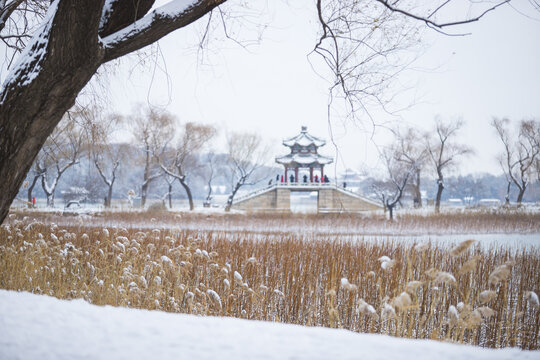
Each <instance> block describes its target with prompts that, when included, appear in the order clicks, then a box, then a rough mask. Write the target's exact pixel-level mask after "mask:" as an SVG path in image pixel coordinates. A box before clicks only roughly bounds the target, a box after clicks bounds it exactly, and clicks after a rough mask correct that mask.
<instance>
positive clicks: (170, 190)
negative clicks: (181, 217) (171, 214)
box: [167, 183, 172, 209]
mask: <svg viewBox="0 0 540 360" xmlns="http://www.w3.org/2000/svg"><path fill="white" fill-rule="evenodd" d="M167 196H168V197H169V209H172V183H169V193H168V194H167Z"/></svg>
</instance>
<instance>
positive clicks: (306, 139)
mask: <svg viewBox="0 0 540 360" xmlns="http://www.w3.org/2000/svg"><path fill="white" fill-rule="evenodd" d="M295 144H297V145H300V146H303V147H307V146H309V145H312V144H313V145H315V146H316V147H319V146H323V145H324V144H326V141H325V140H323V139H320V138H318V137H315V136H313V135H311V134H309V133H308V132H307V126H302V130H301V132H300V134H298V135H296V136H295V137H292V138H290V139H285V140H283V145H285V146H289V147H292V146H294V145H295Z"/></svg>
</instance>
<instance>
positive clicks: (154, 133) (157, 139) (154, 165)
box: [130, 108, 174, 208]
mask: <svg viewBox="0 0 540 360" xmlns="http://www.w3.org/2000/svg"><path fill="white" fill-rule="evenodd" d="M130 118H131V119H130V120H131V123H132V133H133V135H134V136H135V139H136V141H137V144H138V145H139V146H140V147H141V151H142V154H141V155H142V163H143V166H144V170H143V179H142V183H141V207H143V208H144V206H145V205H146V198H147V196H148V188H149V186H150V183H151V182H152V181H154V180H156V179H157V178H159V177H161V176H162V175H163V172H162V171H161V169H160V166H159V163H158V162H157V161H155V159H156V155H157V154H160V153H162V152H163V151H164V148H165V146H166V145H167V144H168V142H169V141H170V140H171V139H172V137H173V136H174V127H173V123H174V118H173V117H172V115H171V114H169V113H167V112H163V111H161V112H160V111H158V110H157V109H154V108H149V109H147V110H146V111H142V110H141V109H140V108H139V109H137V110H136V113H135V114H133V115H132V116H130Z"/></svg>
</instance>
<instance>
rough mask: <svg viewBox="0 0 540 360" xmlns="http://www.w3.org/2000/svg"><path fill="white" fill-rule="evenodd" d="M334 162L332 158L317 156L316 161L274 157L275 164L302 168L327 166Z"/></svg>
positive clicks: (298, 157) (297, 157)
mask: <svg viewBox="0 0 540 360" xmlns="http://www.w3.org/2000/svg"><path fill="white" fill-rule="evenodd" d="M333 161H334V160H333V159H332V158H329V157H326V156H322V155H318V156H317V158H316V159H313V158H311V159H309V158H307V157H306V158H304V159H303V158H302V157H300V156H296V157H291V156H288V155H287V156H281V157H276V162H277V163H278V164H281V165H292V164H297V165H302V166H310V165H328V164H331V163H332V162H333Z"/></svg>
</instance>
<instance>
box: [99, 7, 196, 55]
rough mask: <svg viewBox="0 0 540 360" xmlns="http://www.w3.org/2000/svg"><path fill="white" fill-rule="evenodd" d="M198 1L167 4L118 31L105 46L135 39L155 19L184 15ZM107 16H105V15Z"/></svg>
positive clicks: (108, 38)
mask: <svg viewBox="0 0 540 360" xmlns="http://www.w3.org/2000/svg"><path fill="white" fill-rule="evenodd" d="M196 3H197V1H196V0H173V1H170V2H168V3H167V4H165V5H163V6H160V7H158V8H156V9H155V10H153V11H152V12H150V13H148V14H147V15H145V16H144V17H142V18H141V19H139V20H137V21H135V22H134V23H132V24H131V25H129V26H126V27H125V28H123V29H120V30H118V31H117V32H115V33H113V34H111V35H109V36H106V37H105V38H103V39H102V40H103V44H104V46H105V47H114V46H115V45H116V44H117V43H118V42H121V41H122V40H125V39H127V38H131V37H134V36H136V35H138V34H140V33H142V32H144V31H146V30H147V29H149V28H150V27H151V26H152V24H153V22H154V19H157V18H170V19H173V18H175V17H178V16H180V15H181V14H182V13H184V12H186V11H188V10H189V9H190V8H191V7H193V6H195V4H196ZM104 15H105V14H104Z"/></svg>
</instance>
